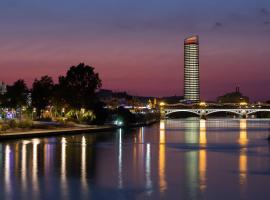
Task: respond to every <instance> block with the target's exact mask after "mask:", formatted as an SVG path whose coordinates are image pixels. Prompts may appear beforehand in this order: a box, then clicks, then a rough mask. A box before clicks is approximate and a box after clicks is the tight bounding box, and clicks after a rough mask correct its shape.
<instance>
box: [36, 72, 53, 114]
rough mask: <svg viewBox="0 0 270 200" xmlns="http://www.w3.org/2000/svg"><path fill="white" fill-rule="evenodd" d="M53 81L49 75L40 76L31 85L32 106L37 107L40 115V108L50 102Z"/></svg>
mask: <svg viewBox="0 0 270 200" xmlns="http://www.w3.org/2000/svg"><path fill="white" fill-rule="evenodd" d="M53 92H54V83H53V80H52V78H51V77H49V76H42V77H41V79H40V80H38V79H35V81H34V83H33V85H32V106H34V107H35V108H36V109H37V115H38V116H40V114H41V110H43V109H45V108H46V107H47V106H49V105H50V104H51V103H52V100H53Z"/></svg>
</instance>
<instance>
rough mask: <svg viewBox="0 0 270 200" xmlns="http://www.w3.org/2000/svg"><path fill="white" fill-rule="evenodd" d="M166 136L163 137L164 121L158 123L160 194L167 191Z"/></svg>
mask: <svg viewBox="0 0 270 200" xmlns="http://www.w3.org/2000/svg"><path fill="white" fill-rule="evenodd" d="M165 143H166V135H165V121H164V120H161V121H160V130H159V170H158V171H159V187H160V192H161V193H162V192H164V191H165V190H166V189H167V182H166V175H165V169H166V154H165V148H166V144H165Z"/></svg>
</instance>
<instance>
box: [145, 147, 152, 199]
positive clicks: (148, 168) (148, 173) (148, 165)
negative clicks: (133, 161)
mask: <svg viewBox="0 0 270 200" xmlns="http://www.w3.org/2000/svg"><path fill="white" fill-rule="evenodd" d="M145 159H146V162H145V165H146V166H145V169H146V172H145V175H146V188H147V189H148V192H147V193H148V194H151V191H150V189H151V188H152V180H151V149H150V144H147V145H146V158H145Z"/></svg>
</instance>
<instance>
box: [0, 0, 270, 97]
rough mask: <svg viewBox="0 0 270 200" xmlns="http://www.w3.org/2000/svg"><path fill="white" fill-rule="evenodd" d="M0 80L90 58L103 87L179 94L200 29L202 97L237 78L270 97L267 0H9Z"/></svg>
mask: <svg viewBox="0 0 270 200" xmlns="http://www.w3.org/2000/svg"><path fill="white" fill-rule="evenodd" d="M0 24H1V28H0V69H1V73H0V80H3V81H4V82H6V83H12V82H13V81H15V80H16V79H19V78H23V79H25V80H26V81H27V82H28V83H29V84H30V83H31V82H32V81H33V80H34V78H39V77H40V76H41V75H45V74H48V75H51V76H53V77H54V78H55V80H57V77H58V76H59V75H61V74H64V73H65V72H66V70H67V69H68V68H69V67H70V66H71V65H76V64H78V63H80V62H85V63H86V64H89V65H92V66H93V67H95V68H96V71H97V72H99V74H100V76H101V78H102V80H103V87H104V88H109V89H113V90H118V91H123V90H126V91H128V92H129V93H131V94H136V95H157V96H164V95H175V94H176V95H182V93H183V40H184V38H186V37H187V36H190V35H193V34H196V35H199V36H200V56H201V57H200V59H201V63H200V67H201V97H202V99H205V100H211V99H215V97H216V96H219V95H221V94H223V93H224V92H228V91H233V90H234V89H235V86H236V85H239V86H240V89H241V91H242V92H243V93H244V94H245V95H248V96H251V97H252V100H267V99H270V88H269V85H270V1H269V0H260V1H258V0H227V1H224V0H204V1H201V0H169V1H165V0H147V1H146V0H136V1H134V0H76V1H74V0H46V1H44V0H43V1H42V0H26V1H24V2H22V1H21V0H4V1H1V2H0Z"/></svg>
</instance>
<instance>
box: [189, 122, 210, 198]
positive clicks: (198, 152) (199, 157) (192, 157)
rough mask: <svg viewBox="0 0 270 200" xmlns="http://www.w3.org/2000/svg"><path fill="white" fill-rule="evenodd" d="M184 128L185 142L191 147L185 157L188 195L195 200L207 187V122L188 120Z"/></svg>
mask: <svg viewBox="0 0 270 200" xmlns="http://www.w3.org/2000/svg"><path fill="white" fill-rule="evenodd" d="M184 127H185V142H186V144H187V145H189V146H190V150H189V151H187V152H186V157H185V158H186V173H185V174H186V187H187V192H188V194H187V195H188V197H189V198H190V199H194V198H197V197H198V195H199V191H200V192H201V193H203V192H204V191H205V189H206V187H207V183H206V181H207V179H206V177H207V176H206V173H207V150H206V146H207V138H206V121H205V120H197V119H195V120H193V119H192V120H191V119H186V120H185V122H184ZM197 148H198V149H197ZM198 189H199V191H198Z"/></svg>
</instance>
